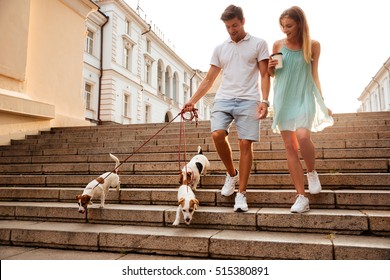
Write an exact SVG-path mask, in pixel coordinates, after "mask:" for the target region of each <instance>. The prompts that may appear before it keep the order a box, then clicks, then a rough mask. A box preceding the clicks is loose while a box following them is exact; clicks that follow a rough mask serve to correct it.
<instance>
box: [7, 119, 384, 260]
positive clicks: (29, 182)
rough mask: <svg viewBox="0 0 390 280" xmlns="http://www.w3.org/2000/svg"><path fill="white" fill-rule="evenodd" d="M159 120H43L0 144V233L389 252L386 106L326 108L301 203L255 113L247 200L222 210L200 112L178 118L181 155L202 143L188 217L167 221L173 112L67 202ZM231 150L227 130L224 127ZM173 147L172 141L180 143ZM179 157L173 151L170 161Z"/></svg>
mask: <svg viewBox="0 0 390 280" xmlns="http://www.w3.org/2000/svg"><path fill="white" fill-rule="evenodd" d="M164 125H165V124H139V125H128V126H98V127H77V128H71V127H69V128H54V129H52V130H51V131H47V132H41V134H40V135H31V136H27V137H26V139H25V140H15V141H12V143H11V145H10V146H2V147H0V155H1V157H0V244H1V245H8V246H9V245H13V246H34V247H46V248H65V249H77V250H88V251H112V252H136V253H141V254H161V255H176V256H177V255H179V256H191V257H200V258H209V259H210V258H214V259H279V260H283V259H306V260H315V259H319V260H328V259H339V260H341V259H369V260H379V259H390V173H389V159H390V112H382V113H353V114H337V115H335V125H334V126H333V127H331V128H327V129H326V130H324V131H323V132H320V133H315V134H313V141H314V142H315V146H316V157H317V171H318V172H319V174H320V179H321V183H322V186H323V191H322V192H321V193H320V194H318V195H313V196H311V197H310V207H311V210H310V211H309V212H307V213H305V214H292V213H290V211H289V209H290V207H291V205H292V204H293V202H294V200H295V197H294V195H295V191H294V188H293V186H292V183H291V180H290V177H289V174H288V170H287V162H286V159H285V153H284V147H283V143H282V140H281V137H280V135H277V134H274V133H272V131H271V130H270V125H271V120H270V119H267V120H264V121H263V122H262V129H261V141H260V142H259V143H256V144H255V145H254V158H255V160H254V163H253V169H252V172H253V174H252V175H251V177H250V181H249V186H248V192H247V198H248V204H249V211H248V212H246V213H235V212H233V203H234V196H232V197H229V198H224V197H222V196H221V195H220V188H221V186H222V185H223V182H224V179H225V175H224V173H225V171H224V167H223V165H222V163H221V162H220V161H219V158H218V155H217V153H216V151H215V147H214V145H213V143H212V140H211V138H210V134H209V123H208V122H200V123H199V125H198V127H195V124H194V123H190V122H187V123H185V132H186V144H187V146H186V149H187V154H186V159H187V161H188V160H189V159H190V158H191V157H192V156H193V155H194V154H195V153H196V150H197V146H198V145H200V146H202V148H203V151H204V154H205V155H206V156H207V157H208V158H209V160H210V163H211V170H210V171H209V174H208V175H207V176H205V177H202V180H201V187H200V188H198V190H197V191H196V196H197V198H198V199H199V201H200V208H199V209H198V210H197V212H196V213H195V215H194V218H193V220H192V223H191V225H190V226H186V225H185V224H181V225H180V226H179V227H173V226H172V223H173V221H174V219H175V212H176V204H177V191H176V190H177V187H178V180H179V176H178V172H179V167H180V164H179V154H178V151H179V142H180V141H179V138H180V137H179V131H180V124H179V123H177V122H174V123H172V124H170V125H169V126H167V127H166V128H165V129H164V130H162V131H161V132H160V133H159V134H158V135H157V136H156V137H154V138H152V140H150V142H148V144H147V145H145V146H144V147H143V148H142V149H140V150H139V152H137V153H136V154H134V155H133V156H131V157H130V158H129V159H128V161H127V162H125V163H124V164H123V165H122V166H121V167H120V177H121V190H120V191H119V192H118V191H115V190H111V191H110V192H109V196H108V198H107V200H106V208H104V209H100V208H99V203H98V200H95V202H96V203H95V205H93V206H92V207H90V208H89V210H88V211H87V213H86V214H80V213H78V211H77V210H78V206H77V203H76V200H75V196H76V195H77V194H80V193H81V192H82V190H83V188H84V187H85V185H86V184H87V183H88V182H89V181H90V180H92V179H94V178H96V177H97V175H100V174H101V173H103V172H106V171H110V170H112V169H113V167H114V162H113V161H112V159H111V158H110V157H109V155H108V153H113V154H115V155H116V156H118V158H119V159H120V160H121V161H123V160H124V159H126V158H127V157H128V156H129V155H131V154H132V153H133V151H135V150H136V149H138V148H139V147H140V146H141V145H142V144H143V143H145V141H147V140H148V139H150V137H151V136H153V135H154V134H155V133H156V132H157V131H158V130H160V129H161V128H162V127H163V126H164ZM229 138H230V141H231V143H232V148H233V150H234V158H235V160H237V159H238V145H237V134H236V132H235V129H234V128H233V130H232V132H231V134H230V136H229ZM180 149H181V151H183V147H181V148H180ZM183 159H184V156H183V154H181V165H183V164H184V163H183Z"/></svg>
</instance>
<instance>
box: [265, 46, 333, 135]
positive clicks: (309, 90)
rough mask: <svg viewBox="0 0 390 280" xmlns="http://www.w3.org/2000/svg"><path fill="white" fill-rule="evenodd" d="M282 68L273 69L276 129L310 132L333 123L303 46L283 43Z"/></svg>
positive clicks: (274, 129)
mask: <svg viewBox="0 0 390 280" xmlns="http://www.w3.org/2000/svg"><path fill="white" fill-rule="evenodd" d="M280 52H281V53H282V54H283V68H281V69H275V80H274V120H273V124H272V129H273V131H274V132H276V133H280V131H284V130H289V131H296V130H297V129H298V128H306V129H308V130H310V131H312V132H317V131H321V130H323V129H324V128H325V127H328V126H332V125H333V123H334V122H333V118H332V117H331V116H329V115H328V109H327V107H326V105H325V103H324V100H323V99H322V97H321V94H320V92H319V90H318V88H317V86H316V84H315V82H314V80H313V76H312V72H311V63H306V61H305V59H304V57H303V52H302V50H297V51H294V50H290V49H288V48H287V47H286V46H285V45H283V47H282V49H281V50H280Z"/></svg>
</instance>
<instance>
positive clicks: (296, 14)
mask: <svg viewBox="0 0 390 280" xmlns="http://www.w3.org/2000/svg"><path fill="white" fill-rule="evenodd" d="M285 17H289V18H291V19H292V20H294V21H295V22H296V23H297V24H298V29H299V35H298V36H299V38H298V40H299V43H300V44H301V45H302V51H303V57H304V59H305V61H306V62H307V63H310V62H311V60H312V53H311V38H310V32H309V25H308V24H307V20H306V15H305V12H304V11H303V10H302V9H301V8H299V7H298V6H292V7H291V8H289V9H287V10H285V11H284V12H283V13H282V14H281V15H280V17H279V24H280V25H282V19H283V18H285Z"/></svg>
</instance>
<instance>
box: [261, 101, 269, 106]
mask: <svg viewBox="0 0 390 280" xmlns="http://www.w3.org/2000/svg"><path fill="white" fill-rule="evenodd" d="M261 103H265V104H266V105H267V106H268V107H269V106H270V105H271V104H270V103H269V101H268V100H261Z"/></svg>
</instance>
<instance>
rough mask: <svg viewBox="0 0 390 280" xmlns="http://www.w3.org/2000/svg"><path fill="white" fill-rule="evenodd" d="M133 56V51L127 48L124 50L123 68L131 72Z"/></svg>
mask: <svg viewBox="0 0 390 280" xmlns="http://www.w3.org/2000/svg"><path fill="white" fill-rule="evenodd" d="M131 54H132V49H131V48H127V47H125V48H124V49H123V66H124V67H125V68H126V69H127V70H129V71H131Z"/></svg>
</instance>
